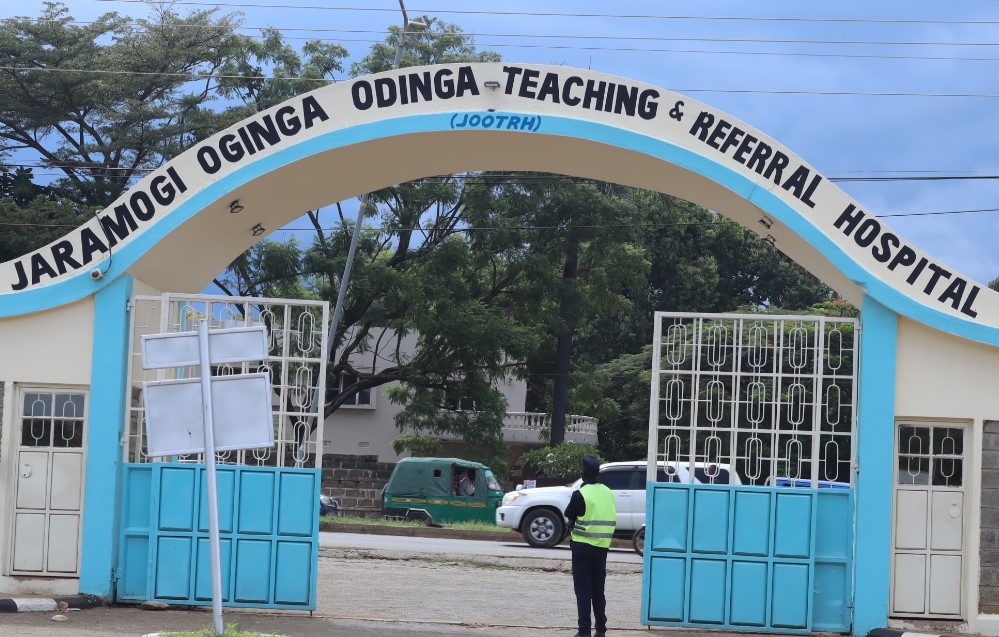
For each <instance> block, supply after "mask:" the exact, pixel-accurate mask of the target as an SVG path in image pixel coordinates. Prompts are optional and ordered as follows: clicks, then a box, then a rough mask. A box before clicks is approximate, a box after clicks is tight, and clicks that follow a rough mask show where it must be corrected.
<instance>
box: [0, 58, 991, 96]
mask: <svg viewBox="0 0 999 637" xmlns="http://www.w3.org/2000/svg"><path fill="white" fill-rule="evenodd" d="M0 71H16V72H36V73H90V74H95V75H139V76H163V77H189V78H190V79H192V80H201V79H247V80H267V81H295V82H321V83H327V84H331V83H335V82H337V81H342V78H341V80H338V79H336V78H333V79H326V78H312V77H266V76H263V75H229V74H218V73H171V72H165V71H111V70H106V69H63V68H38V67H31V66H10V65H3V66H0ZM666 90H668V91H673V92H676V93H751V94H758V95H856V96H863V97H950V98H953V97H958V98H984V99H996V98H999V94H997V93H916V92H907V91H795V90H777V89H721V88H684V87H681V88H668V87H667V88H666Z"/></svg>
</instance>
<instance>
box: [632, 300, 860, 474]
mask: <svg viewBox="0 0 999 637" xmlns="http://www.w3.org/2000/svg"><path fill="white" fill-rule="evenodd" d="M858 333H859V321H858V320H857V319H850V318H829V317H817V316H766V315H739V314H689V313H666V312H658V313H656V317H655V348H654V351H653V364H652V374H653V378H652V397H651V405H650V419H649V460H650V465H649V480H653V481H654V480H655V479H656V478H655V467H654V466H653V464H652V462H653V461H655V462H657V463H659V464H660V466H662V464H663V463H665V465H666V466H667V468H669V467H676V466H677V465H678V464H680V463H690V464H689V475H691V476H696V477H697V478H698V479H699V480H700V481H701V482H704V483H728V482H729V480H730V476H731V469H735V471H736V472H737V473H738V476H739V477H740V478H741V480H742V482H743V483H745V484H753V485H770V486H791V487H795V486H797V487H811V488H816V487H818V486H848V485H851V484H852V483H853V471H852V468H853V456H854V454H853V448H854V429H855V421H856V404H857V383H856V372H857V365H856V363H857V351H858V350H857V347H858V344H859V343H858V340H859V339H858V338H856V336H857V335H858ZM732 481H733V482H735V481H734V480H732Z"/></svg>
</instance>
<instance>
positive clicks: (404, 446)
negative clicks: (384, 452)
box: [392, 433, 444, 458]
mask: <svg viewBox="0 0 999 637" xmlns="http://www.w3.org/2000/svg"><path fill="white" fill-rule="evenodd" d="M443 448H444V442H443V441H442V440H441V439H440V438H434V437H432V436H421V435H420V434H412V433H410V434H403V435H401V436H396V437H395V438H394V439H393V440H392V450H393V451H395V452H396V454H398V455H402V454H403V453H405V452H407V451H408V452H409V453H410V455H412V456H413V457H414V458H433V457H435V456H439V455H440V452H441V449H443Z"/></svg>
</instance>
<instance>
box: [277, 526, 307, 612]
mask: <svg viewBox="0 0 999 637" xmlns="http://www.w3.org/2000/svg"><path fill="white" fill-rule="evenodd" d="M311 576H312V545H311V544H309V543H308V542H278V543H277V564H276V568H275V569H274V601H275V602H277V603H278V604H301V605H303V606H304V605H305V604H308V603H309V582H310V581H311V580H312V577H311Z"/></svg>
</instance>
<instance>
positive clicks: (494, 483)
mask: <svg viewBox="0 0 999 637" xmlns="http://www.w3.org/2000/svg"><path fill="white" fill-rule="evenodd" d="M486 486H487V487H489V490H490V491H502V490H503V488H502V487H501V486H500V483H499V481H498V480H496V476H494V475H493V472H492V471H490V470H489V469H486Z"/></svg>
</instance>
